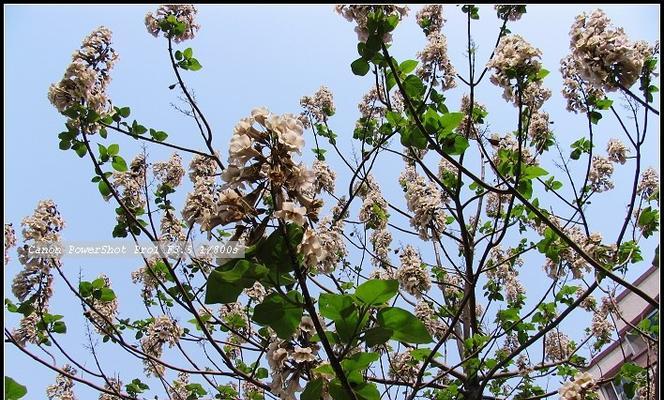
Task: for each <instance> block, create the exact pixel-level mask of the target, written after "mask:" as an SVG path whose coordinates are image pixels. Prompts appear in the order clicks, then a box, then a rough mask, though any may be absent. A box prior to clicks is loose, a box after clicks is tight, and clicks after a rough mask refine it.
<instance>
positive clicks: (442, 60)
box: [416, 32, 457, 91]
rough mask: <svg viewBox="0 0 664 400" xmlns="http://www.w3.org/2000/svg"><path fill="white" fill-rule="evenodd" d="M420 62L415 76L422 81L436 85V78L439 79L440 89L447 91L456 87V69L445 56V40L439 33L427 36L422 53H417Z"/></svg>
mask: <svg viewBox="0 0 664 400" xmlns="http://www.w3.org/2000/svg"><path fill="white" fill-rule="evenodd" d="M417 58H418V59H419V60H420V61H421V65H420V66H419V67H418V69H417V71H416V74H417V76H419V77H420V78H422V80H423V81H426V82H431V84H432V85H434V86H437V85H438V77H439V76H440V78H441V82H440V84H441V89H442V90H443V91H444V90H448V89H452V88H454V87H456V80H455V79H454V78H455V77H456V73H457V72H456V69H455V68H454V65H452V62H451V61H450V59H449V57H448V56H447V38H446V37H445V36H444V35H443V34H442V33H440V32H436V33H431V34H429V35H428V36H427V44H426V45H425V46H424V49H422V51H420V52H418V53H417Z"/></svg>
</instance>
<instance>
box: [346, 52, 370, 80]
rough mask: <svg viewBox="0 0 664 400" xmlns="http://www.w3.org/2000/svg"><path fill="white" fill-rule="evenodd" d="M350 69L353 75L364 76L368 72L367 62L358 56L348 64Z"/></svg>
mask: <svg viewBox="0 0 664 400" xmlns="http://www.w3.org/2000/svg"><path fill="white" fill-rule="evenodd" d="M350 69H351V70H352V71H353V73H354V74H355V75H358V76H364V75H366V74H367V73H368V72H369V63H368V62H367V60H365V59H364V58H362V57H360V58H358V59H357V60H355V61H353V62H352V63H351V64H350Z"/></svg>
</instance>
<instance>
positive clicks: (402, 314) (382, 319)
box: [378, 307, 433, 344]
mask: <svg viewBox="0 0 664 400" xmlns="http://www.w3.org/2000/svg"><path fill="white" fill-rule="evenodd" d="M378 324H379V325H380V326H382V327H383V328H387V329H391V330H392V331H393V333H392V339H395V340H399V341H401V342H405V343H413V344H425V343H430V342H432V341H433V339H432V338H431V335H430V334H429V332H428V331H427V328H426V327H425V326H424V324H423V323H422V321H420V320H419V319H418V318H417V317H416V316H414V315H413V314H411V313H410V312H409V311H406V310H403V309H401V308H398V307H387V308H384V309H382V310H380V312H379V313H378Z"/></svg>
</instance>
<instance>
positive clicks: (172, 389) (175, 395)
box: [168, 372, 189, 400]
mask: <svg viewBox="0 0 664 400" xmlns="http://www.w3.org/2000/svg"><path fill="white" fill-rule="evenodd" d="M188 384H189V374H188V373H186V372H178V377H177V379H175V380H174V381H173V383H172V384H171V385H170V386H169V387H168V398H169V399H177V400H180V399H182V400H185V399H187V398H189V390H187V385H188Z"/></svg>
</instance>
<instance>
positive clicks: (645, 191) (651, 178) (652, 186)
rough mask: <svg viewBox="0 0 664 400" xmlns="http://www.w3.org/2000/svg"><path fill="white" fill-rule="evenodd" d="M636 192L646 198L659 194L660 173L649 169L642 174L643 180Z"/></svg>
mask: <svg viewBox="0 0 664 400" xmlns="http://www.w3.org/2000/svg"><path fill="white" fill-rule="evenodd" d="M636 192H637V193H638V194H641V195H643V196H646V197H650V196H652V195H653V194H654V193H657V192H659V173H657V170H655V169H654V168H652V167H648V169H646V170H645V171H643V172H642V173H641V180H640V181H639V186H637V188H636Z"/></svg>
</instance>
